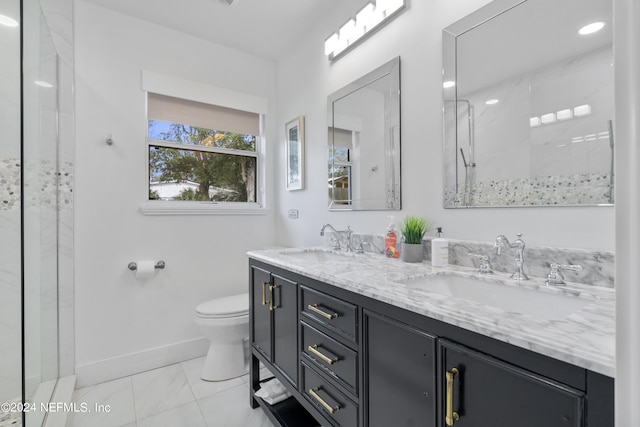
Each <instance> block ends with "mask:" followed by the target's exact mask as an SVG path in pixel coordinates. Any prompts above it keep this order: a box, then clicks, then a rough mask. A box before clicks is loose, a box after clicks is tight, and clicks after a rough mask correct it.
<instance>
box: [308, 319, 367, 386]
mask: <svg viewBox="0 0 640 427" xmlns="http://www.w3.org/2000/svg"><path fill="white" fill-rule="evenodd" d="M301 325H302V352H303V354H304V355H305V356H306V357H307V358H308V361H309V362H310V363H312V364H313V365H314V366H316V367H317V368H318V369H320V370H321V371H323V372H325V373H326V374H327V375H329V376H331V377H332V378H334V379H335V380H336V381H337V382H338V383H339V384H341V385H342V386H344V387H345V388H346V389H347V390H348V391H349V392H351V393H352V394H354V395H357V394H358V393H357V384H358V354H357V353H356V352H355V351H353V350H351V349H350V348H348V347H346V346H345V345H343V344H340V343H339V342H338V341H336V340H334V339H332V338H331V337H329V336H328V335H325V334H323V333H322V332H320V331H318V330H316V329H314V328H313V327H311V326H309V325H307V324H306V323H304V322H301Z"/></svg>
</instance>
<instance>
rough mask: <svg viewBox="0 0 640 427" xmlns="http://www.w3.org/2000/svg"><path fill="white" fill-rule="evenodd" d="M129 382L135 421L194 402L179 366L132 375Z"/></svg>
mask: <svg viewBox="0 0 640 427" xmlns="http://www.w3.org/2000/svg"><path fill="white" fill-rule="evenodd" d="M131 381H132V384H133V398H134V402H135V409H136V416H137V419H143V418H147V417H149V416H151V415H155V414H158V413H160V412H163V411H166V410H168V409H173V408H176V407H178V406H181V405H184V404H186V403H189V402H192V401H194V400H195V397H194V396H193V393H192V392H191V388H190V387H189V383H188V382H187V378H186V376H185V374H184V371H183V369H182V367H181V366H180V364H176V365H170V366H165V367H163V368H159V369H154V370H152V371H148V372H143V373H141V374H136V375H133V376H132V377H131Z"/></svg>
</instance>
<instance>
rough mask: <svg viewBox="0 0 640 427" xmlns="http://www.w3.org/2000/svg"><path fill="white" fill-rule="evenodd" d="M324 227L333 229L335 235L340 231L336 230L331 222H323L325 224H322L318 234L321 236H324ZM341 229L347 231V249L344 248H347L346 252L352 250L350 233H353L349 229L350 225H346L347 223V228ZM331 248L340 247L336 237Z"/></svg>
mask: <svg viewBox="0 0 640 427" xmlns="http://www.w3.org/2000/svg"><path fill="white" fill-rule="evenodd" d="M326 228H330V229H331V231H333V232H334V233H335V235H336V236H338V233H340V231H338V230H336V229H335V228H334V227H333V225H331V224H325V225H323V226H322V228H321V229H320V235H321V236H324V230H325V229H326ZM343 231H344V232H346V233H347V249H346V250H347V252H353V247H352V246H351V235H352V234H353V230H352V229H351V227H350V226H348V225H347V229H346V230H343ZM333 248H334V249H338V250H339V249H340V243H339V242H338V241H337V238H336V244H335V245H334V247H333Z"/></svg>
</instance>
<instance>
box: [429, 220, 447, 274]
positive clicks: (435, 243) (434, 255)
mask: <svg viewBox="0 0 640 427" xmlns="http://www.w3.org/2000/svg"><path fill="white" fill-rule="evenodd" d="M437 230H438V233H437V237H436V238H435V239H433V240H431V265H432V266H434V267H446V266H447V265H449V241H448V240H447V239H443V238H442V227H438V229H437Z"/></svg>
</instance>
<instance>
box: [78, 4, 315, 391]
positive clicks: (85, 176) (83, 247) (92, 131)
mask: <svg viewBox="0 0 640 427" xmlns="http://www.w3.org/2000/svg"><path fill="white" fill-rule="evenodd" d="M74 25H75V27H74V37H75V58H76V60H75V61H76V62H75V65H76V67H75V71H76V80H75V83H76V99H75V101H76V104H75V105H76V179H75V182H76V190H75V196H76V199H75V202H76V204H75V254H76V256H75V261H76V262H75V270H74V273H75V307H76V310H75V328H76V373H77V374H78V384H79V385H86V384H91V383H95V382H98V381H103V380H106V379H110V378H116V377H118V376H122V375H128V374H131V373H134V372H140V371H143V370H146V369H151V368H153V367H156V366H162V365H166V364H168V363H172V362H175V361H179V360H184V359H186V358H189V357H196V356H199V355H202V354H204V352H205V351H206V342H204V340H203V339H202V338H201V334H200V332H199V330H198V329H197V327H196V325H195V324H194V322H193V318H194V313H195V306H196V305H197V304H199V303H201V302H203V301H205V300H207V299H211V298H215V297H221V296H226V295H231V294H237V293H241V292H246V291H247V277H248V273H247V271H248V270H247V268H248V267H247V266H248V263H247V259H246V257H245V252H246V251H247V250H251V249H256V248H261V247H264V246H268V245H271V244H273V241H274V236H273V223H274V219H273V214H272V213H268V214H266V215H259V216H254V215H252V216H228V215H226V216H221V215H218V216H144V215H142V214H141V213H140V212H139V206H140V204H141V203H142V202H143V201H144V200H145V198H146V196H147V189H146V174H147V171H146V168H147V165H146V163H145V161H146V160H145V159H146V157H145V156H146V146H145V135H146V117H145V97H144V93H143V92H142V91H141V72H142V70H148V71H153V72H156V73H159V74H165V75H169V76H175V77H178V78H181V79H186V80H193V81H195V82H199V83H205V84H209V85H211V86H217V87H223V88H227V89H231V90H235V91H239V92H243V93H247V94H251V95H254V96H259V97H263V98H266V99H267V100H268V105H269V107H268V108H269V114H268V117H267V122H266V128H267V129H266V137H267V146H268V149H267V151H268V153H267V162H271V161H272V157H273V153H274V149H273V148H271V147H273V146H274V144H273V141H274V140H275V137H276V130H275V93H276V92H275V83H276V72H275V69H276V67H275V63H273V62H270V61H266V60H263V59H258V58H256V57H253V56H249V55H246V54H243V53H240V52H237V51H234V50H231V49H228V48H225V47H223V46H220V45H216V44H212V43H210V42H205V41H203V40H201V39H198V38H194V37H191V36H187V35H185V34H182V33H179V32H175V31H171V30H167V29H164V28H161V27H158V26H156V25H154V24H150V23H147V22H144V21H141V20H137V19H134V18H130V17H127V16H124V15H121V14H119V13H115V12H112V11H109V10H106V9H103V8H100V7H97V6H94V5H91V4H88V3H85V2H83V1H80V0H78V1H76V3H75V10H74ZM109 133H111V134H112V135H113V139H114V141H115V144H114V145H113V146H108V145H107V144H106V143H105V142H104V140H105V136H106V135H107V134H109ZM325 135H326V131H325ZM325 137H326V136H325ZM267 175H268V177H267V189H268V200H267V201H268V204H269V205H271V204H272V203H271V201H272V200H273V194H272V192H271V191H270V190H271V189H272V188H273V178H272V172H271V170H270V169H269V172H268V173H267ZM282 182H283V183H284V179H283V180H282ZM325 185H326V184H325ZM138 259H152V260H164V261H165V262H166V265H167V267H166V269H165V270H162V271H159V272H157V273H156V275H155V277H154V278H152V279H149V280H146V281H138V280H136V279H135V278H134V273H132V272H131V271H129V270H128V269H127V264H128V263H129V262H130V261H135V260H138Z"/></svg>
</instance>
